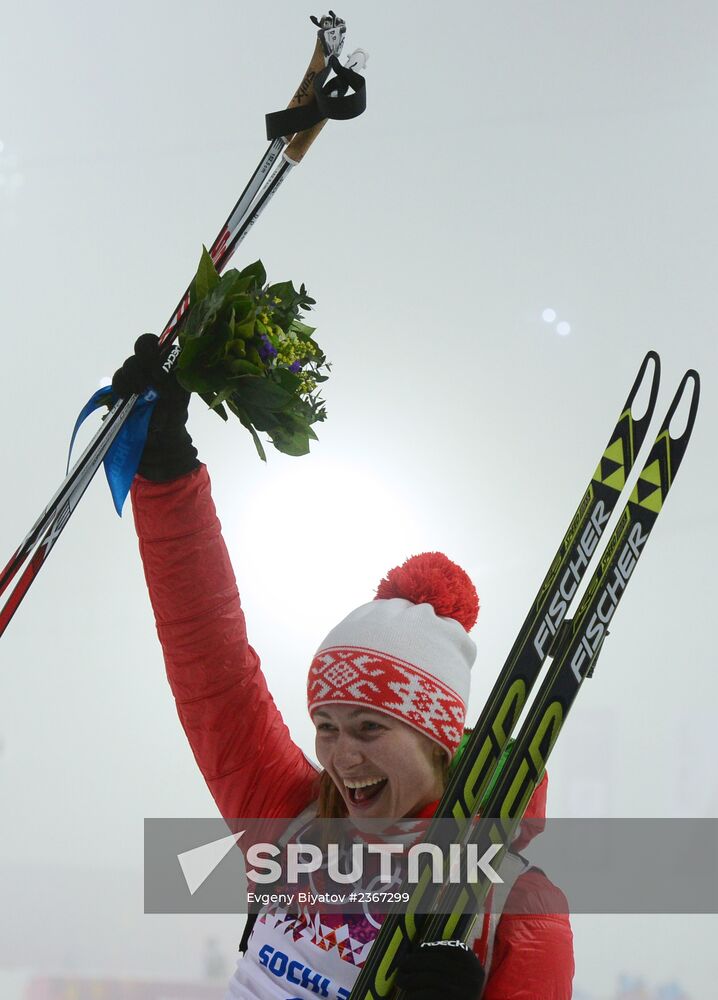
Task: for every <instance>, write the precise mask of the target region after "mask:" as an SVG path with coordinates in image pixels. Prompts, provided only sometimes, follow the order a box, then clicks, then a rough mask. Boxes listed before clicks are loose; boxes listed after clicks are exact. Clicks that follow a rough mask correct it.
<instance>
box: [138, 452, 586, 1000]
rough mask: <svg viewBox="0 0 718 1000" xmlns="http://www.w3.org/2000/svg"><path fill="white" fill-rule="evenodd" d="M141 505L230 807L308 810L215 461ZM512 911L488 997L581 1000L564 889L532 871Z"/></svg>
mask: <svg viewBox="0 0 718 1000" xmlns="http://www.w3.org/2000/svg"><path fill="white" fill-rule="evenodd" d="M132 501H133V508H134V516H135V525H136V528H137V534H138V536H139V540H140V552H141V555H142V562H143V565H144V569H145V577H146V580H147V586H148V588H149V592H150V599H151V601H152V607H153V609H154V613H155V620H156V623H157V633H158V635H159V639H160V642H161V644H162V649H163V651H164V658H165V664H166V667H167V676H168V678H169V682H170V686H171V688H172V693H173V695H174V698H175V702H176V705H177V711H178V713H179V717H180V721H181V723H182V726H183V728H184V731H185V733H186V735H187V738H188V740H189V742H190V746H191V747H192V751H193V753H194V756H195V759H196V761H197V764H198V766H199V768H200V770H201V772H202V774H203V776H204V778H205V781H206V782H207V785H208V786H209V789H210V791H211V793H212V796H213V797H214V800H215V802H216V803H217V807H218V809H219V811H220V813H221V814H222V816H224V817H226V818H236V817H240V816H257V817H259V816H266V817H275V816H277V817H280V816H295V815H298V814H299V813H300V812H301V811H302V810H303V809H305V808H306V807H307V805H309V803H311V802H312V801H313V800H314V799H316V797H317V784H318V772H317V770H316V768H315V767H314V766H313V765H312V764H311V763H310V762H309V761H308V759H307V758H306V757H305V755H304V754H303V753H302V751H301V750H300V749H299V747H298V746H297V745H296V744H295V743H294V742H293V741H292V738H291V736H290V734H289V730H288V729H287V727H286V726H285V724H284V721H283V719H282V716H281V715H280V713H279V710H278V709H277V706H276V705H275V703H274V700H273V698H272V696H271V694H270V692H269V690H268V689H267V684H266V682H265V679H264V675H263V674H262V671H261V667H260V662H259V657H258V656H257V654H256V652H255V651H254V649H252V647H251V646H250V645H249V643H248V641H247V632H246V626H245V620H244V614H243V612H242V608H241V605H240V600H239V594H238V592H237V584H236V581H235V578H234V572H233V570H232V566H231V564H230V561H229V556H228V554H227V549H226V547H225V544H224V541H223V539H222V535H221V528H220V524H219V521H218V519H217V515H216V513H215V508H214V504H213V502H212V497H211V494H210V481H209V476H208V474H207V470H206V468H205V467H204V466H201V467H200V468H198V469H197V470H195V471H194V472H191V473H189V474H188V475H186V476H182V477H180V478H179V479H175V480H173V481H172V482H169V483H152V482H149V481H147V480H145V479H142V478H141V477H137V478H136V479H135V482H134V485H133V487H132ZM248 706H251V711H248V710H247V707H248ZM277 774H282V775H284V780H283V781H282V782H278V781H277V780H276V776H277ZM545 802H546V779H545V778H544V781H543V782H542V783H541V785H539V787H538V788H537V789H536V793H535V794H534V798H533V799H532V801H531V803H530V806H529V812H528V813H527V817H529V816H533V817H534V818H535V819H537V820H541V819H542V818H543V816H545ZM524 829H525V826H524ZM506 909H507V910H520V911H521V912H519V913H511V912H505V913H504V914H503V915H502V917H501V920H500V921H499V925H498V929H497V931H496V936H495V942H494V951H493V959H492V962H491V967H490V975H489V979H488V983H487V987H486V990H485V992H484V995H483V1000H570V997H571V992H572V991H571V981H572V979H573V971H574V965H573V946H572V935H571V927H570V924H569V920H568V916H567V915H566V911H567V905H566V899H565V897H564V895H563V893H561V892H560V890H559V889H557V888H556V887H555V886H554V885H552V883H551V882H550V881H549V880H548V879H547V878H546V876H545V875H543V873H541V872H540V871H538V870H536V869H532V870H530V871H528V872H527V873H526V874H524V875H522V876H521V877H520V878H519V879H518V881H517V882H516V885H515V886H514V888H513V890H512V893H511V896H510V897H509V903H508V904H507V907H506ZM477 950H478V951H479V955H480V957H482V958H484V957H485V956H482V954H481V950H480V947H479V948H478V949H477Z"/></svg>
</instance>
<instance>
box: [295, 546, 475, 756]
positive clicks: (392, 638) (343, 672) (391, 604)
mask: <svg viewBox="0 0 718 1000" xmlns="http://www.w3.org/2000/svg"><path fill="white" fill-rule="evenodd" d="M478 611H479V599H478V596H477V594H476V590H475V588H474V585H473V584H472V582H471V580H470V579H469V577H468V576H467V575H466V573H465V572H464V571H463V570H462V569H461V568H460V567H459V566H457V565H456V563H453V562H451V560H450V559H447V557H446V556H445V555H442V553H440V552H427V553H424V554H423V555H419V556H412V558H411V559H407V561H406V562H405V563H404V564H403V565H402V566H399V567H397V568H396V569H393V570H391V572H390V573H388V574H387V576H386V578H385V579H384V580H382V582H381V583H380V584H379V588H378V590H377V596H376V598H375V599H374V600H373V601H370V602H369V603H368V604H362V605H361V607H359V608H357V609H356V610H355V611H352V612H351V613H350V614H349V615H347V617H346V618H345V619H344V620H343V621H341V622H340V623H339V624H338V625H337V626H336V627H335V628H333V629H332V630H331V632H330V633H329V635H328V636H327V637H326V638H325V639H324V641H323V642H322V644H321V645H320V647H319V649H318V650H317V652H316V653H315V655H314V659H313V660H312V664H311V667H310V668H309V678H308V681H307V699H308V703H309V712H310V714H311V713H312V712H313V711H314V710H315V709H317V708H319V707H320V706H321V705H329V704H336V703H342V704H347V705H365V706H366V707H368V708H369V707H370V708H373V709H375V710H377V711H380V712H386V714H387V715H391V716H393V717H394V718H396V719H399V720H401V721H402V722H405V723H407V725H409V726H412V727H413V728H414V729H417V730H418V731H419V732H421V733H424V734H425V735H426V736H428V737H429V738H430V739H432V740H434V741H435V742H436V743H438V744H439V745H440V746H442V747H443V748H444V749H445V750H446V751H447V753H448V754H450V755H453V753H454V751H455V750H456V748H457V747H458V745H459V741H460V740H461V737H462V735H463V731H464V721H465V719H466V707H467V703H468V699H469V686H470V681H471V666H472V664H473V662H474V660H475V658H476V647H475V645H474V643H473V642H472V640H471V639H470V638H469V635H468V632H469V630H470V629H471V628H473V626H474V624H475V623H476V618H477V615H478Z"/></svg>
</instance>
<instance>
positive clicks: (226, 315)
mask: <svg viewBox="0 0 718 1000" xmlns="http://www.w3.org/2000/svg"><path fill="white" fill-rule="evenodd" d="M314 304H315V300H314V299H312V298H310V297H309V295H308V294H307V290H306V288H305V287H304V285H301V286H300V289H299V291H297V290H296V289H295V287H294V285H293V284H292V282H291V281H282V282H279V283H277V284H274V285H268V284H267V274H266V271H265V270H264V267H263V266H262V262H261V261H255V263H254V264H250V265H249V266H248V267H245V268H243V270H241V271H238V270H236V269H232V270H229V271H226V272H225V274H223V275H222V277H220V276H219V274H218V273H217V270H216V268H215V266H214V264H213V262H212V258H211V257H210V255H209V253H208V252H207V250H206V248H203V251H202V257H201V259H200V262H199V267H198V269H197V274H196V275H195V277H194V279H193V281H192V284H191V286H190V310H189V313H188V314H187V319H186V321H185V322H184V323H183V325H182V329H181V331H180V334H179V343H180V347H181V349H182V352H181V354H180V356H179V359H178V361H177V366H176V369H175V370H176V373H177V379H178V381H179V382H180V384H181V385H183V386H184V388H185V389H187V390H188V391H190V392H196V393H197V394H198V395H199V396H201V397H202V399H203V400H204V401H205V402H206V403H207V404H208V405H209V406H210V407H211V408H212V409H213V410H215V411H216V412H217V413H218V414H219V415H220V416H221V417H222V419H223V420H227V410H228V409H229V410H230V412H231V413H233V414H234V415H235V416H236V417H238V418H239V420H240V421H241V423H242V424H243V425H244V426H245V427H246V428H247V430H248V431H249V432H250V434H251V435H252V438H253V440H254V444H255V446H256V448H257V452H258V453H259V457H260V458H261V459H262V460H263V461H266V459H267V456H266V453H265V450H264V447H263V445H262V442H261V441H260V439H259V433H258V432H260V431H261V432H264V433H266V434H267V435H268V436H269V438H270V440H271V442H272V444H273V445H274V447H275V448H276V449H277V450H278V451H281V452H283V453H284V454H285V455H306V454H307V453H308V451H309V441H310V440H314V441H316V439H317V436H316V434H315V433H314V431H313V430H312V424H314V423H316V422H318V421H320V420H324V419H325V418H326V408H325V405H324V401H323V400H322V398H321V396H320V391H319V386H320V384H321V383H322V382H326V380H327V378H328V376H327V375H326V374H323V372H328V371H329V367H330V366H329V365H328V364H327V360H326V358H325V356H324V354H323V352H322V351H321V349H320V347H319V345H318V344H317V342H316V341H315V340H314V339H313V336H312V334H313V333H314V327H311V326H306V325H305V324H304V323H303V322H302V312H301V311H300V310H307V309H311V307H312V306H313V305H314Z"/></svg>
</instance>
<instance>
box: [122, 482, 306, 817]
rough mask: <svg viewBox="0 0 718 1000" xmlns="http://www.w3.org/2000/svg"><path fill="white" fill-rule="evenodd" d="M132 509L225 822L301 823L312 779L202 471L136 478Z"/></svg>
mask: <svg viewBox="0 0 718 1000" xmlns="http://www.w3.org/2000/svg"><path fill="white" fill-rule="evenodd" d="M132 503H133V509H134V516H135V526H136V528H137V534H138V537H139V540H140V553H141V556H142V562H143V565H144V571H145V578H146V580H147V586H148V589H149V592H150V600H151V602H152V607H153V610H154V614H155V621H156V625H157V634H158V635H159V639H160V642H161V644H162V650H163V652H164V659H165V665H166V668H167V677H168V678H169V682H170V686H171V688H172V693H173V695H174V698H175V702H176V705H177V712H178V714H179V717H180V721H181V723H182V726H183V728H184V731H185V733H186V735H187V739H188V740H189V742H190V746H191V747H192V751H193V753H194V756H195V759H196V760H197V763H198V765H199V768H200V770H201V772H202V774H203V776H204V778H205V781H206V782H207V784H208V786H209V789H210V792H211V793H212V796H213V797H214V800H215V802H216V803H217V806H218V808H219V810H220V812H221V814H222V816H224V817H225V818H227V819H230V818H239V817H247V818H249V817H270V818H271V817H275V816H296V815H298V814H299V813H300V812H301V811H302V809H304V808H305V807H306V806H307V805H308V804H309V803H310V802H311V801H312V799H314V798H316V793H317V781H318V773H317V771H316V770H315V768H314V767H313V766H312V765H311V764H310V763H309V761H308V760H307V758H306V757H305V756H304V754H303V753H302V751H301V750H300V749H299V747H298V746H296V744H295V743H294V742H293V741H292V738H291V736H290V735H289V730H288V729H287V727H286V726H285V724H284V721H283V720H282V717H281V715H280V713H279V710H278V709H277V707H276V705H275V704H274V701H273V699H272V696H271V695H270V693H269V691H268V689H267V685H266V682H265V679H264V676H263V674H262V671H261V668H260V662H259V657H258V656H257V654H256V653H255V651H254V650H253V649H252V647H251V646H250V645H249V643H248V642H247V632H246V627H245V621H244V614H243V612H242V608H241V605H240V600H239V594H238V592H237V584H236V582H235V578H234V573H233V571H232V566H231V564H230V561H229V555H228V554H227V549H226V547H225V545H224V541H223V539H222V535H221V526H220V523H219V520H218V518H217V514H216V512H215V508H214V503H213V502H212V497H211V494H210V481H209V476H208V474H207V470H206V468H205V467H204V466H200V467H199V468H198V469H196V470H195V471H194V472H191V473H189V474H188V475H186V476H181V477H180V478H179V479H175V480H172V481H171V482H169V483H152V482H149V481H148V480H146V479H142V477H139V476H138V477H136V478H135V481H134V484H133V487H132ZM280 776H281V779H280Z"/></svg>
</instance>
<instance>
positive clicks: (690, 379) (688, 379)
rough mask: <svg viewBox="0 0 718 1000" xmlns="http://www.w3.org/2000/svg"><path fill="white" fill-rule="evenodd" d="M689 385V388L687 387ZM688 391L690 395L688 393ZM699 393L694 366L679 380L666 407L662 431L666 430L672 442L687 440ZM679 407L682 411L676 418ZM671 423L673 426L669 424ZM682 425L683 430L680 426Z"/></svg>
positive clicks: (699, 382) (697, 376) (699, 380)
mask: <svg viewBox="0 0 718 1000" xmlns="http://www.w3.org/2000/svg"><path fill="white" fill-rule="evenodd" d="M689 385H690V390H689V389H688V387H689ZM688 391H690V396H689V395H688ZM700 395H701V377H700V375H699V374H698V372H697V371H696V370H695V368H689V369H688V371H687V372H686V373H685V375H684V376H683V378H682V379H681V381H680V385H679V386H678V388H677V389H676V394H675V396H674V397H673V400H672V402H671V405H670V406H669V408H668V413H667V414H666V419H665V420H664V421H663V427H662V428H661V430H662V431H666V432H667V433H668V435H669V437H670V438H671V441H672V442H673V443H674V444H680V443H682V442H687V441H688V438H689V437H690V436H691V431H692V430H693V424H694V423H695V420H696V414H697V413H698V402H699V400H700ZM686 408H687V411H688V412H687V413H686ZM679 409H680V410H681V411H682V412H681V414H680V415H679V418H678V420H676V419H675V418H676V415H677V414H678V411H679ZM671 425H673V426H671ZM681 426H683V430H680V427H681Z"/></svg>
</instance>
